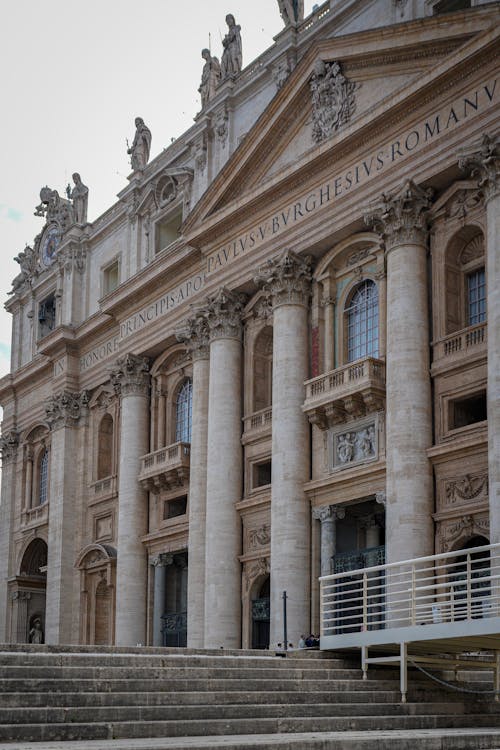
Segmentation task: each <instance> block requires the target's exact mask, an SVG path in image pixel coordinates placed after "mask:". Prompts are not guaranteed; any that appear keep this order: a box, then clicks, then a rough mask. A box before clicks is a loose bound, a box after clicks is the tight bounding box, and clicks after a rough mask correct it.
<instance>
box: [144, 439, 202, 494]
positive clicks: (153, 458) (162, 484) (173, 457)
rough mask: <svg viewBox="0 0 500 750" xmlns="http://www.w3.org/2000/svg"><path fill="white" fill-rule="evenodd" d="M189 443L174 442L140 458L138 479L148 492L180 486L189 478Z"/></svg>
mask: <svg viewBox="0 0 500 750" xmlns="http://www.w3.org/2000/svg"><path fill="white" fill-rule="evenodd" d="M190 453H191V445H190V444H189V443H174V444H173V445H168V446H167V447H166V448H160V449H159V450H157V451H154V453H148V454H147V455H145V456H143V457H142V458H141V470H140V473H139V481H140V483H141V484H142V486H143V487H144V489H145V490H147V491H148V492H154V493H156V494H158V493H159V492H163V491H167V490H172V489H175V488H176V487H182V485H183V484H184V482H185V481H187V480H188V479H189V463H190Z"/></svg>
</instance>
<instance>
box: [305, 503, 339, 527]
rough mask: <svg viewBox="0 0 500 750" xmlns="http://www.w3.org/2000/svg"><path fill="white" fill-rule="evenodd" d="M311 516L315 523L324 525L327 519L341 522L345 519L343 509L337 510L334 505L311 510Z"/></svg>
mask: <svg viewBox="0 0 500 750" xmlns="http://www.w3.org/2000/svg"><path fill="white" fill-rule="evenodd" d="M312 516H313V518H314V519H315V520H316V521H321V523H324V522H325V521H328V519H330V518H331V519H332V521H342V520H343V519H344V518H345V508H337V507H335V505H321V506H319V507H316V508H313V509H312Z"/></svg>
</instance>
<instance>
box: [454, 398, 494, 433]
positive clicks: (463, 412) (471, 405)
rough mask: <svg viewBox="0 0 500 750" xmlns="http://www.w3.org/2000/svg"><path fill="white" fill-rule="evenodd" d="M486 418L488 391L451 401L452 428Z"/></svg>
mask: <svg viewBox="0 0 500 750" xmlns="http://www.w3.org/2000/svg"><path fill="white" fill-rule="evenodd" d="M486 419H487V412H486V391H481V392H480V393H474V394H473V395H471V396H468V397H467V398H463V399H457V400H456V401H451V402H450V415H449V421H450V430H458V429H459V428H460V427H467V425H470V424H476V423H477V422H484V421H485V420H486Z"/></svg>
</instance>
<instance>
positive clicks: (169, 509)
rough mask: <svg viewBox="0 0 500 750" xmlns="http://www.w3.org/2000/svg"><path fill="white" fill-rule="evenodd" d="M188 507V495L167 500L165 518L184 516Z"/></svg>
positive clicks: (164, 505) (164, 510)
mask: <svg viewBox="0 0 500 750" xmlns="http://www.w3.org/2000/svg"><path fill="white" fill-rule="evenodd" d="M186 509H187V496H186V495H185V496H184V497H176V498H175V499H174V500H166V501H165V502H164V504H163V520H164V521H167V520H168V519H169V518H177V516H184V515H185V514H186Z"/></svg>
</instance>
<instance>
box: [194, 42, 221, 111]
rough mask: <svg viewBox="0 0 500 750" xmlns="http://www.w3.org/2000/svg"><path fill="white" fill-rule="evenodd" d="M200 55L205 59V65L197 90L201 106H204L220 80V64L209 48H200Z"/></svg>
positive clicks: (212, 95) (213, 93)
mask: <svg viewBox="0 0 500 750" xmlns="http://www.w3.org/2000/svg"><path fill="white" fill-rule="evenodd" d="M201 56H202V58H203V59H204V60H205V65H204V66H203V71H202V73H201V84H200V88H199V89H198V91H199V92H200V94H201V106H202V107H204V106H205V105H206V104H208V102H209V101H210V100H211V99H213V98H214V96H215V89H216V88H217V85H218V83H219V82H220V64H219V61H218V59H217V58H216V57H212V55H211V54H210V50H209V49H202V51H201Z"/></svg>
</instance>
